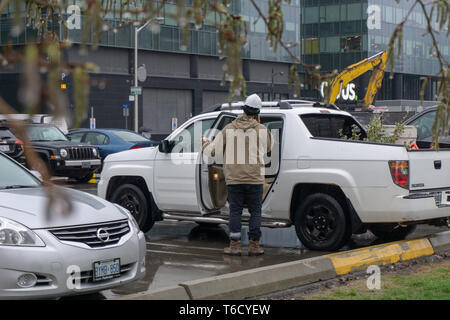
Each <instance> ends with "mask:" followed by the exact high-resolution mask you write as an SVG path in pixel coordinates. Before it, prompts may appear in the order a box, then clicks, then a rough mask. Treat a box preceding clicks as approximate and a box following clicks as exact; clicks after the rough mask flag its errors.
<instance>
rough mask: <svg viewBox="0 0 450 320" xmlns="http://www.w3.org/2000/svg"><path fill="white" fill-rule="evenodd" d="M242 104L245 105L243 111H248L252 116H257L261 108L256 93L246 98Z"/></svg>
mask: <svg viewBox="0 0 450 320" xmlns="http://www.w3.org/2000/svg"><path fill="white" fill-rule="evenodd" d="M244 104H245V107H247V108H245V109H247V110H248V111H250V113H252V114H258V113H259V111H260V110H261V108H262V101H261V98H260V97H259V96H258V95H257V94H256V93H254V94H252V95H251V96H248V97H247V99H245V103H244ZM245 109H244V110H245ZM249 109H250V110H249ZM252 109H253V110H252ZM246 113H247V112H246Z"/></svg>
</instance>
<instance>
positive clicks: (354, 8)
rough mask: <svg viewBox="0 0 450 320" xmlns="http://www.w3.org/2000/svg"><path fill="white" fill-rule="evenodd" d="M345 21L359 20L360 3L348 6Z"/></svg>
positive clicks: (360, 16)
mask: <svg viewBox="0 0 450 320" xmlns="http://www.w3.org/2000/svg"><path fill="white" fill-rule="evenodd" d="M347 15H348V19H347V20H361V18H362V15H361V3H352V4H349V5H348V9H347Z"/></svg>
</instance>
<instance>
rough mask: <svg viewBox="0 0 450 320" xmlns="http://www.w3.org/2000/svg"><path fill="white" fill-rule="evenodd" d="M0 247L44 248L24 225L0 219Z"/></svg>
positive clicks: (41, 242)
mask: <svg viewBox="0 0 450 320" xmlns="http://www.w3.org/2000/svg"><path fill="white" fill-rule="evenodd" d="M0 246H23V247H45V244H44V242H43V241H42V240H41V239H40V238H39V237H38V236H37V234H36V233H34V232H33V231H31V230H30V229H28V228H27V227H25V226H24V225H22V224H20V223H18V222H15V221H13V220H9V219H6V218H3V217H0Z"/></svg>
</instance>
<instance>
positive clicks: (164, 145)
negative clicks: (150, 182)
mask: <svg viewBox="0 0 450 320" xmlns="http://www.w3.org/2000/svg"><path fill="white" fill-rule="evenodd" d="M170 146H171V144H170V141H169V140H162V141H161V142H160V144H159V146H158V150H159V152H161V153H170V149H171V148H170Z"/></svg>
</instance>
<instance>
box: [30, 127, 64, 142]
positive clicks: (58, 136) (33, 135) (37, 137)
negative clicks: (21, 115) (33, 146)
mask: <svg viewBox="0 0 450 320" xmlns="http://www.w3.org/2000/svg"><path fill="white" fill-rule="evenodd" d="M27 134H28V137H29V138H30V140H31V141H68V140H67V138H66V136H65V135H64V134H63V133H62V132H61V131H60V130H59V129H58V128H56V127H52V126H28V127H27Z"/></svg>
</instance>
